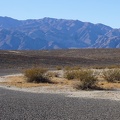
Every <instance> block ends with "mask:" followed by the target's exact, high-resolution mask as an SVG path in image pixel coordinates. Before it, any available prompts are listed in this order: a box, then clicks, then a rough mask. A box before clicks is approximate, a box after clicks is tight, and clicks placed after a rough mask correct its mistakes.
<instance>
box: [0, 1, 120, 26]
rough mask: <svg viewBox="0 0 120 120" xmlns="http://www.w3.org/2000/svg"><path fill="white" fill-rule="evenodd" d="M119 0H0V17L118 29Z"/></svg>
mask: <svg viewBox="0 0 120 120" xmlns="http://www.w3.org/2000/svg"><path fill="white" fill-rule="evenodd" d="M119 12H120V0H0V16H7V17H12V18H14V19H18V20H26V19H41V18H44V17H51V18H58V19H73V20H80V21H83V22H91V23H94V24H96V23H102V24H105V25H108V26H111V27H113V28H120V14H119Z"/></svg>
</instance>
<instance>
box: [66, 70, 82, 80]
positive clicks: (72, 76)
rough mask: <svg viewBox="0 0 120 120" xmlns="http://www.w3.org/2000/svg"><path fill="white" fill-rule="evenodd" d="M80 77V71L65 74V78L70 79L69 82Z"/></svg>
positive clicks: (70, 71) (69, 71)
mask: <svg viewBox="0 0 120 120" xmlns="http://www.w3.org/2000/svg"><path fill="white" fill-rule="evenodd" d="M79 75H80V71H79V70H68V71H66V72H65V74H64V76H65V78H66V79H68V80H72V79H78V78H79Z"/></svg>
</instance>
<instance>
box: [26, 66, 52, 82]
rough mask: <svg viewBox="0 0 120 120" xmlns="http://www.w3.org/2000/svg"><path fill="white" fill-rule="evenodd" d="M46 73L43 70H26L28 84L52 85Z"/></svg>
mask: <svg viewBox="0 0 120 120" xmlns="http://www.w3.org/2000/svg"><path fill="white" fill-rule="evenodd" d="M46 71H47V70H46V69H43V68H32V69H28V70H25V72H24V75H25V77H26V78H27V79H26V81H27V82H35V83H50V82H51V81H50V79H49V78H48V77H46V76H45V73H46Z"/></svg>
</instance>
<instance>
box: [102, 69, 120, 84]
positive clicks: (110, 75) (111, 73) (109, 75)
mask: <svg viewBox="0 0 120 120" xmlns="http://www.w3.org/2000/svg"><path fill="white" fill-rule="evenodd" d="M103 78H104V79H105V80H106V81H108V82H118V81H120V69H113V70H107V71H104V72H103Z"/></svg>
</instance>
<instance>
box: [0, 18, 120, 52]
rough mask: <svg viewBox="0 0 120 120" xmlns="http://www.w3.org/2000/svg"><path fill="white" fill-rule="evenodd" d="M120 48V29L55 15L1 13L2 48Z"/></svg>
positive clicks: (0, 33) (0, 44) (0, 40)
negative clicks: (26, 16) (24, 17)
mask: <svg viewBox="0 0 120 120" xmlns="http://www.w3.org/2000/svg"><path fill="white" fill-rule="evenodd" d="M72 48H120V29H113V28H111V27H109V26H106V25H103V24H92V23H89V22H81V21H78V20H64V19H54V18H43V19H31V20H16V19H13V18H9V17H0V49H6V50H8V49H9V50H39V49H72Z"/></svg>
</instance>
